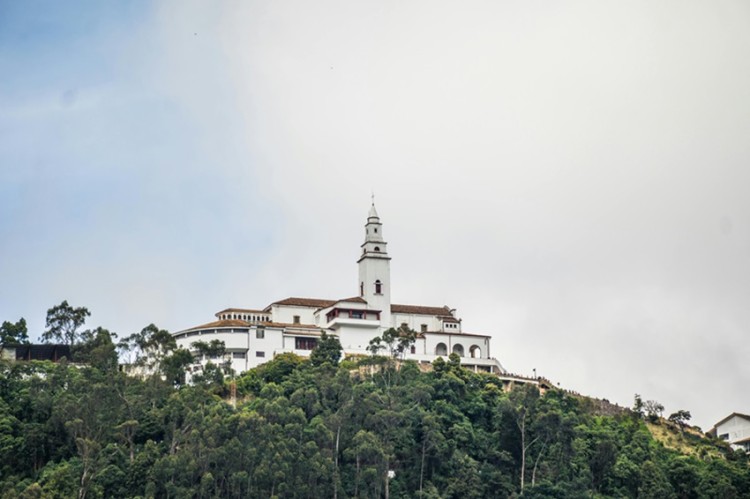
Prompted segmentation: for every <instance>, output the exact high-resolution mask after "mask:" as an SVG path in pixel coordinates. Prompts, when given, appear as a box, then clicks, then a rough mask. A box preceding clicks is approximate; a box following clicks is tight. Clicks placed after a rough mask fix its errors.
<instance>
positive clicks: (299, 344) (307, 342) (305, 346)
mask: <svg viewBox="0 0 750 499" xmlns="http://www.w3.org/2000/svg"><path fill="white" fill-rule="evenodd" d="M317 344H318V340H317V339H316V338H294V348H295V350H312V349H313V348H315V345H317Z"/></svg>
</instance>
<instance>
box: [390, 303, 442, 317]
mask: <svg viewBox="0 0 750 499" xmlns="http://www.w3.org/2000/svg"><path fill="white" fill-rule="evenodd" d="M391 313H393V314H418V315H438V316H441V317H442V316H448V317H452V315H451V309H449V308H448V307H447V306H444V307H423V306H420V305H397V304H395V303H391Z"/></svg>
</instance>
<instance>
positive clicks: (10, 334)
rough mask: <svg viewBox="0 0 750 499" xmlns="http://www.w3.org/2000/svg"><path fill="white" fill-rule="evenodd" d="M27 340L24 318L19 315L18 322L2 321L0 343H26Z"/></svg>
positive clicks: (27, 333) (27, 332)
mask: <svg viewBox="0 0 750 499" xmlns="http://www.w3.org/2000/svg"><path fill="white" fill-rule="evenodd" d="M28 342H29V330H28V329H27V327H26V319H24V318H23V317H21V318H20V319H19V320H18V322H16V323H15V324H13V323H12V322H9V321H4V322H3V325H2V326H0V345H5V344H19V343H20V344H26V343H28Z"/></svg>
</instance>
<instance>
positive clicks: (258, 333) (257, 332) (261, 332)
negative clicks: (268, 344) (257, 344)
mask: <svg viewBox="0 0 750 499" xmlns="http://www.w3.org/2000/svg"><path fill="white" fill-rule="evenodd" d="M265 337H266V330H265V329H261V328H258V329H256V330H255V338H256V339H259V340H262V339H263V338H265Z"/></svg>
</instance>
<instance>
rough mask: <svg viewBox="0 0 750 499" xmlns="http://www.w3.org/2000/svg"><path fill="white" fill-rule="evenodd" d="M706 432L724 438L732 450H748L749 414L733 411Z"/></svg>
mask: <svg viewBox="0 0 750 499" xmlns="http://www.w3.org/2000/svg"><path fill="white" fill-rule="evenodd" d="M708 433H709V434H711V435H713V436H715V437H716V438H719V439H721V440H726V441H727V442H728V443H729V445H731V446H732V448H733V449H734V450H739V449H742V450H744V451H746V452H750V415H747V414H740V413H739V412H733V413H732V414H730V415H729V416H727V417H725V418H724V419H722V420H721V421H719V422H718V423H716V424H715V425H714V427H713V428H711V430H709V432H708Z"/></svg>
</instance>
